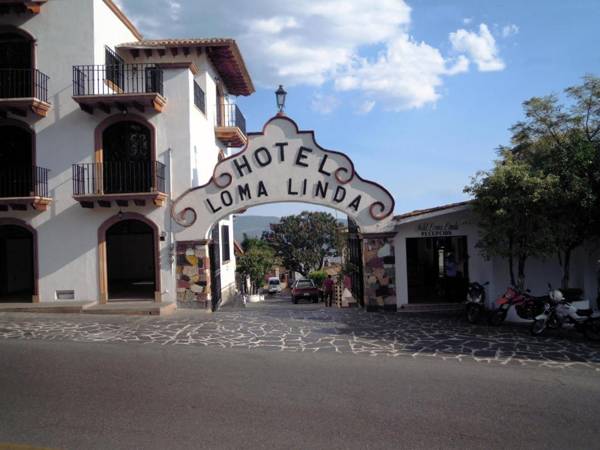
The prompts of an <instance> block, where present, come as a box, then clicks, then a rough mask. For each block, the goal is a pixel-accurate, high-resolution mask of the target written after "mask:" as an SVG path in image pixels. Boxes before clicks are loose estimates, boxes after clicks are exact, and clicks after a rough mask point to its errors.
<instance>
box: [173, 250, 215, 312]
mask: <svg viewBox="0 0 600 450" xmlns="http://www.w3.org/2000/svg"><path fill="white" fill-rule="evenodd" d="M176 253H177V269H176V270H177V275H176V277H177V304H178V306H183V307H186V306H187V307H192V308H209V307H210V260H209V257H208V244H207V243H206V241H205V240H204V241H180V242H177V247H176Z"/></svg>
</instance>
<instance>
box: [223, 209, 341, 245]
mask: <svg viewBox="0 0 600 450" xmlns="http://www.w3.org/2000/svg"><path fill="white" fill-rule="evenodd" d="M279 219H280V217H277V216H248V215H245V214H244V215H241V216H233V233H234V236H235V240H236V241H238V242H239V243H240V244H241V243H242V241H243V240H244V233H246V234H247V235H248V237H253V238H259V237H261V236H262V234H263V231H270V230H271V228H270V227H269V225H270V224H272V223H278V222H279ZM338 222H339V223H340V224H341V225H343V226H346V225H347V224H348V221H347V220H346V218H345V217H342V218H338Z"/></svg>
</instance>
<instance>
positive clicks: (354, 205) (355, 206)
mask: <svg viewBox="0 0 600 450" xmlns="http://www.w3.org/2000/svg"><path fill="white" fill-rule="evenodd" d="M361 197H362V195H357V196H356V198H355V199H354V200H352V201H351V202H350V204H349V205H348V208H353V209H354V211H358V207H359V206H360V200H361Z"/></svg>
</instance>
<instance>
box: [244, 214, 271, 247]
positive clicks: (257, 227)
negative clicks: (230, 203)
mask: <svg viewBox="0 0 600 450" xmlns="http://www.w3.org/2000/svg"><path fill="white" fill-rule="evenodd" d="M277 222H279V217H276V216H248V215H242V216H234V217H233V232H234V236H235V240H236V241H238V242H240V243H241V242H242V241H243V240H244V233H246V234H247V235H248V237H255V238H259V237H261V236H262V234H263V231H269V230H270V229H271V228H270V227H269V225H270V224H272V223H277Z"/></svg>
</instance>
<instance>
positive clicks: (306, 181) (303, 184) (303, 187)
mask: <svg viewBox="0 0 600 450" xmlns="http://www.w3.org/2000/svg"><path fill="white" fill-rule="evenodd" d="M307 184H308V180H307V179H306V178H305V179H304V181H303V182H302V195H306V185H307Z"/></svg>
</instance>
